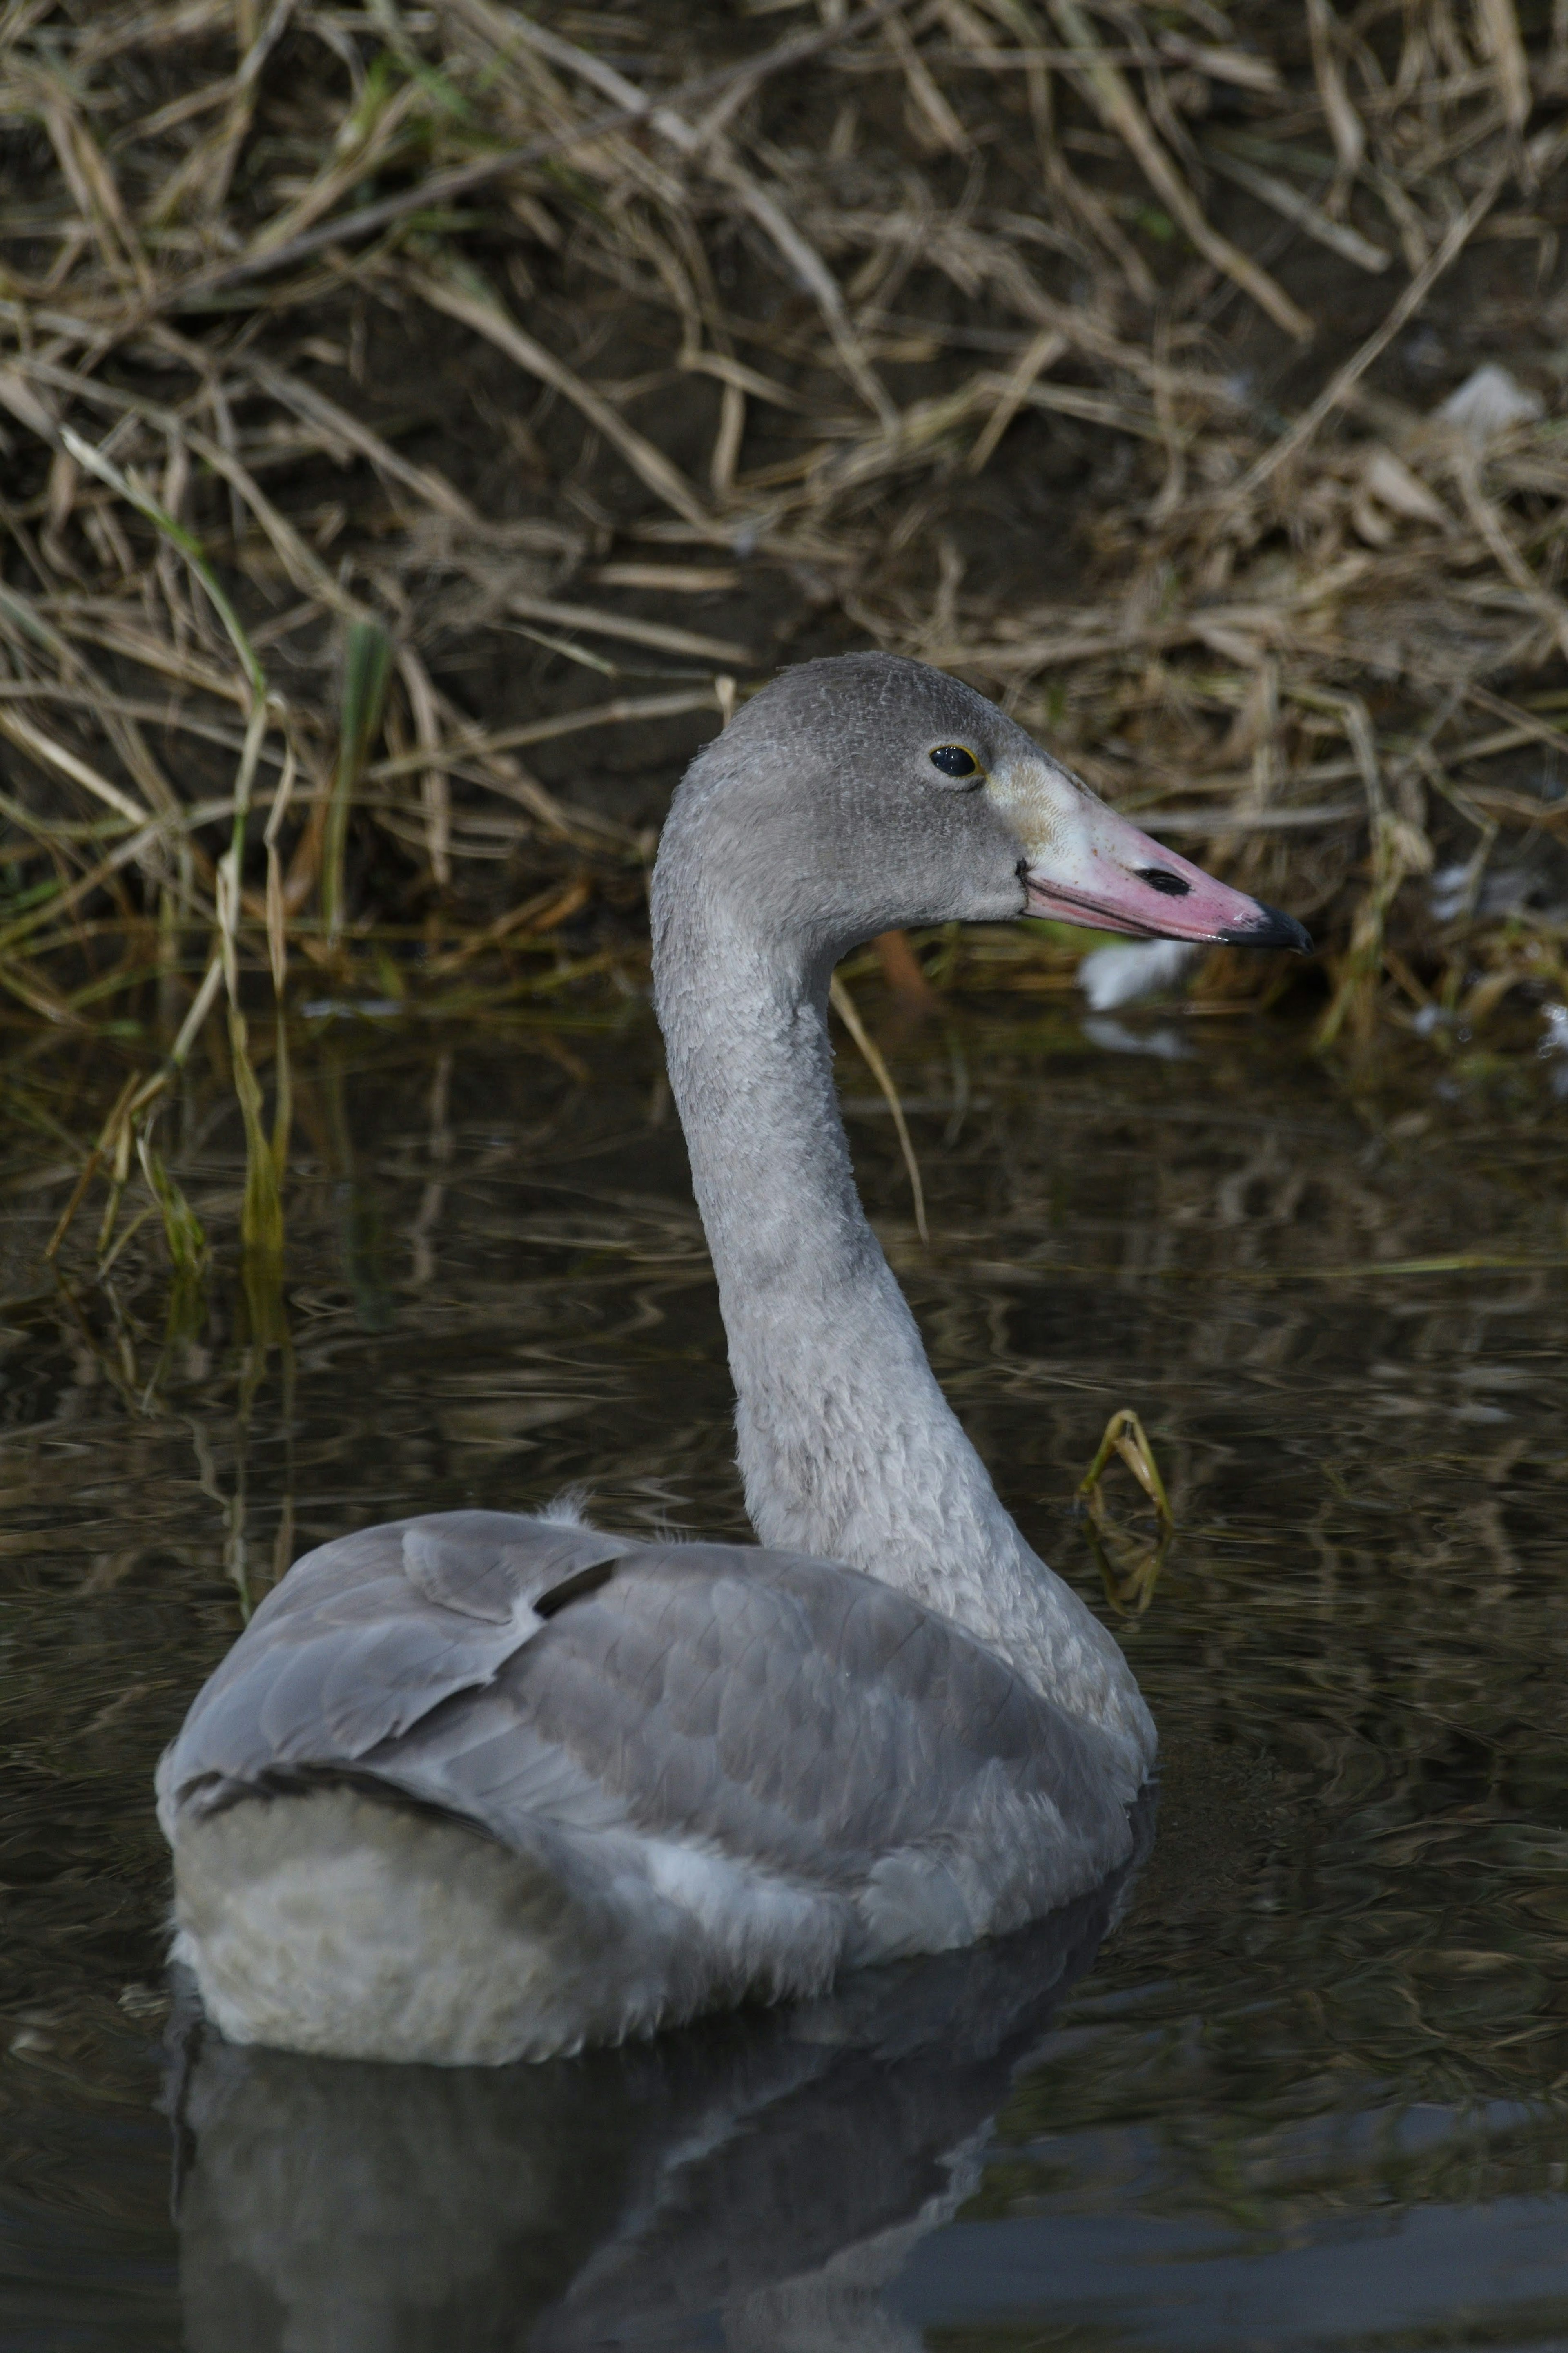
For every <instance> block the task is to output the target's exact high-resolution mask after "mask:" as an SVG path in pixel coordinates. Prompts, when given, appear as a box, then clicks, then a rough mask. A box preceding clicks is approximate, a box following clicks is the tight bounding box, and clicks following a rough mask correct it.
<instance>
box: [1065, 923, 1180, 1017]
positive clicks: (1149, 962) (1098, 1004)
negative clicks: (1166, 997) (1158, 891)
mask: <svg viewBox="0 0 1568 2353" xmlns="http://www.w3.org/2000/svg"><path fill="white" fill-rule="evenodd" d="M1198 953H1199V952H1198V950H1197V949H1196V948H1194V947H1190V946H1189V945H1188V944H1187V943H1186V941H1185V940H1129V941H1128V943H1127V945H1126V946H1125V947H1113V948H1096V949H1095V950H1094V952H1093V954H1092V955H1086V956H1085V958H1084V960H1083V962H1082V963H1081V964H1080V965H1079V968H1078V985H1079V987H1080V988H1081V989H1082V991H1083V993H1084V995H1085V996H1086V997H1088V999H1089V1004H1090V1006H1091V1007H1092V1008H1093V1009H1094V1011H1095V1012H1096V1013H1109V1012H1110V1011H1111V1009H1112V1008H1114V1007H1116V1006H1118V1005H1136V1004H1137V1002H1138V1000H1139V999H1140V997H1159V996H1163V994H1164V992H1165V991H1166V990H1167V989H1172V988H1176V987H1179V986H1180V985H1181V983H1182V982H1183V981H1184V980H1185V978H1186V976H1187V975H1188V973H1189V972H1190V971H1191V970H1192V968H1193V965H1194V964H1195V963H1196V961H1197V958H1198Z"/></svg>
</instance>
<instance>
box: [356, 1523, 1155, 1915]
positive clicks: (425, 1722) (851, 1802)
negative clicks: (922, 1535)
mask: <svg viewBox="0 0 1568 2353" xmlns="http://www.w3.org/2000/svg"><path fill="white" fill-rule="evenodd" d="M361 1764H362V1769H363V1770H364V1771H366V1772H368V1773H370V1774H372V1775H374V1777H376V1778H378V1779H380V1780H382V1781H383V1782H384V1783H385V1784H387V1785H389V1786H390V1787H392V1788H397V1789H400V1790H402V1791H403V1792H404V1793H405V1794H406V1795H408V1796H410V1797H414V1798H416V1799H421V1800H422V1801H424V1802H426V1803H429V1804H434V1805H437V1806H440V1807H441V1808H443V1809H444V1810H447V1811H449V1812H451V1813H454V1814H457V1815H458V1816H461V1817H464V1818H466V1819H468V1820H470V1821H472V1822H474V1823H475V1824H476V1825H479V1826H482V1827H483V1828H485V1829H486V1830H488V1831H489V1832H490V1833H491V1834H492V1835H493V1836H495V1837H497V1838H499V1839H500V1840H501V1841H503V1842H504V1843H506V1844H508V1845H510V1846H512V1847H513V1848H515V1849H516V1850H517V1851H519V1852H531V1853H534V1854H541V1853H542V1850H543V1849H548V1850H550V1851H551V1852H552V1857H553V1860H554V1867H555V1868H556V1869H557V1870H559V1871H562V1872H563V1873H564V1874H565V1875H566V1876H567V1877H568V1878H569V1879H570V1880H572V1881H573V1882H574V1883H582V1882H583V1880H584V1877H585V1876H592V1875H593V1874H592V1871H591V1866H590V1859H589V1855H588V1852H587V1850H586V1847H585V1844H584V1835H583V1834H584V1833H592V1832H594V1831H635V1832H636V1833H637V1834H638V1836H639V1838H640V1841H641V1842H642V1844H643V1847H644V1850H645V1852H648V1851H657V1852H659V1853H662V1854H664V1855H665V1856H667V1857H668V1856H674V1855H677V1854H684V1855H686V1856H691V1855H700V1856H703V1857H706V1858H708V1859H710V1861H712V1862H714V1864H715V1867H716V1868H718V1867H720V1866H732V1865H740V1866H742V1868H743V1869H744V1870H745V1871H746V1872H747V1873H751V1874H753V1875H754V1874H759V1873H760V1874H763V1875H765V1876H766V1877H767V1878H768V1879H770V1880H771V1881H775V1882H782V1883H790V1884H792V1885H795V1886H801V1885H805V1886H810V1887H812V1888H814V1889H816V1890H819V1891H822V1892H824V1893H835V1892H837V1893H840V1894H843V1895H844V1896H845V1897H846V1898H850V1897H853V1898H854V1900H855V1901H856V1902H857V1903H858V1904H863V1902H864V1899H865V1893H866V1890H867V1889H868V1887H879V1888H880V1891H881V1894H880V1898H879V1900H880V1903H881V1906H882V1912H883V1914H884V1915H886V1916H885V1918H884V1922H883V1926H884V1928H885V1930H886V1935H885V1936H881V1938H880V1940H879V1941H880V1943H883V1944H888V1945H889V1949H900V1948H907V1949H915V1948H917V1946H918V1947H924V1948H928V1949H929V1948H930V1947H931V1912H932V1907H933V1905H934V1906H936V1907H937V1908H939V1909H941V1908H942V1907H945V1909H946V1911H947V1913H948V1914H949V1915H951V1929H952V1936H951V1941H952V1942H961V1941H966V1940H967V1939H968V1938H969V1937H970V1936H973V1935H975V1934H977V1933H983V1932H984V1930H987V1929H991V1928H994V1927H999V1926H1011V1925H1016V1924H1017V1923H1018V1922H1021V1921H1022V1920H1024V1919H1027V1918H1029V1917H1031V1916H1033V1915H1035V1914H1036V1913H1037V1912H1038V1911H1039V1910H1041V1909H1043V1908H1045V1907H1046V1905H1047V1904H1054V1903H1056V1902H1060V1901H1066V1900H1068V1898H1069V1897H1071V1896H1072V1895H1075V1894H1079V1893H1080V1892H1081V1891H1082V1890H1083V1889H1084V1888H1086V1887H1088V1886H1090V1885H1092V1884H1094V1883H1095V1882H1096V1881H1097V1880H1098V1879H1099V1878H1100V1877H1101V1876H1102V1875H1103V1874H1104V1873H1105V1872H1106V1871H1107V1870H1109V1869H1110V1868H1112V1867H1114V1866H1115V1865H1116V1864H1117V1863H1119V1862H1121V1861H1123V1860H1124V1859H1125V1856H1126V1854H1127V1852H1129V1851H1130V1846H1131V1831H1130V1830H1129V1827H1128V1820H1127V1815H1126V1811H1125V1810H1124V1809H1123V1808H1122V1807H1121V1805H1120V1804H1119V1803H1117V1802H1116V1800H1115V1799H1114V1798H1113V1797H1112V1796H1110V1795H1109V1794H1108V1789H1109V1786H1110V1776H1109V1775H1107V1773H1106V1772H1105V1770H1104V1763H1103V1758H1102V1756H1101V1754H1100V1747H1099V1745H1098V1740H1097V1736H1096V1735H1095V1734H1094V1733H1093V1732H1092V1731H1090V1730H1088V1729H1086V1728H1085V1727H1084V1726H1082V1725H1079V1724H1077V1723H1075V1722H1074V1721H1073V1720H1072V1719H1071V1718H1069V1717H1068V1716H1067V1715H1064V1714H1063V1713H1062V1712H1061V1711H1060V1710H1059V1709H1058V1708H1057V1707H1055V1706H1053V1705H1052V1704H1051V1703H1050V1702H1049V1701H1047V1700H1046V1699H1044V1698H1042V1697H1041V1696H1040V1695H1039V1694H1037V1693H1036V1692H1035V1691H1033V1690H1032V1689H1031V1688H1030V1687H1029V1686H1028V1685H1026V1683H1023V1682H1022V1681H1021V1680H1020V1678H1019V1677H1017V1676H1016V1675H1015V1674H1014V1673H1013V1672H1012V1671H1011V1670H1010V1669H1009V1668H1008V1667H1007V1666H1006V1665H1005V1663H1004V1662H1002V1661H1001V1660H1000V1659H998V1658H997V1657H996V1656H995V1655H994V1653H993V1652H992V1651H988V1650H986V1649H985V1648H984V1645H982V1644H981V1643H979V1642H977V1641H974V1640H973V1639H972V1638H971V1637H970V1636H969V1635H968V1634H967V1633H965V1632H964V1631H963V1629H962V1628H960V1627H958V1626H956V1625H954V1624H953V1623H952V1621H951V1620H947V1619H945V1618H942V1617H939V1616H937V1615H936V1614H935V1613H934V1612H932V1611H930V1610H928V1609H923V1608H922V1607H921V1605H920V1604H919V1603H918V1602H915V1601H912V1600H910V1599H909V1598H908V1597H907V1596H905V1595H902V1594H900V1593H898V1592H896V1591H895V1590H894V1589H893V1588H890V1587H889V1586H887V1585H884V1584H882V1583H881V1582H880V1581H879V1579H877V1578H874V1577H867V1576H862V1575H860V1574H859V1573H858V1572H857V1571H855V1570H852V1569H847V1568H844V1567H838V1566H836V1565H834V1564H832V1563H829V1562H824V1561H818V1560H812V1559H808V1558H805V1557H803V1556H795V1555H791V1554H785V1553H779V1552H773V1551H766V1550H758V1549H756V1548H753V1547H751V1546H731V1545H679V1546H642V1547H639V1548H638V1549H637V1551H636V1552H634V1553H631V1554H629V1555H628V1556H625V1557H623V1558H622V1559H620V1560H618V1561H617V1562H616V1566H615V1568H614V1569H613V1571H612V1573H611V1574H610V1576H609V1577H608V1579H607V1580H606V1581H605V1582H604V1583H602V1584H600V1585H598V1586H597V1588H595V1590H593V1591H592V1592H589V1593H585V1594H584V1595H583V1596H582V1598H581V1599H576V1600H574V1601H573V1602H572V1604H571V1606H570V1607H567V1608H564V1609H562V1610H561V1611H560V1612H559V1614H557V1615H555V1616H553V1617H552V1618H551V1620H549V1622H548V1624H547V1625H545V1626H544V1627H543V1628H542V1630H541V1631H540V1632H539V1634H538V1635H537V1636H536V1637H535V1639H534V1640H533V1641H531V1642H529V1643H528V1644H526V1645H525V1646H520V1647H519V1648H518V1649H517V1650H516V1651H513V1652H512V1653H510V1655H509V1657H508V1658H507V1660H506V1662H504V1664H503V1665H502V1666H501V1667H500V1671H499V1672H498V1673H497V1674H496V1676H495V1677H494V1679H493V1680H492V1681H490V1682H489V1683H487V1685H486V1686H485V1687H484V1688H483V1689H475V1690H468V1691H466V1692H464V1693H462V1694H459V1695H457V1696H454V1697H453V1698H452V1699H450V1700H448V1701H447V1703H445V1704H442V1705H439V1706H437V1707H435V1708H433V1709H432V1710H430V1711H429V1712H428V1713H427V1714H426V1715H425V1716H423V1717H422V1719H421V1720H420V1722H419V1723H418V1724H417V1725H414V1726H412V1727H411V1728H410V1730H409V1731H408V1732H407V1733H406V1734H405V1735H402V1736H395V1737H392V1738H390V1739H388V1740H387V1741H386V1742H384V1744H382V1745H381V1746H379V1747H377V1748H374V1749H373V1750H370V1751H368V1752H366V1753H364V1754H363V1757H362V1759H361ZM1042 1872H1043V1873H1045V1874H1046V1876H1045V1877H1044V1878H1042V1877H1041V1873H1042ZM1004 1887H1005V1888H1006V1889H1008V1890H1010V1891H1011V1893H1010V1894H1007V1895H1006V1896H1005V1898H1004V1897H1003V1896H1002V1894H1001V1891H1002V1890H1003V1889H1004ZM999 1902H1000V1905H1001V1909H1000V1912H998V1910H997V1905H998V1903H999ZM903 1912H908V1913H910V1915H911V1923H915V1922H917V1921H918V1924H919V1925H918V1933H917V1927H916V1926H914V1925H911V1927H910V1935H911V1936H913V1937H914V1938H915V1942H914V1943H911V1944H908V1945H907V1946H901V1945H900V1932H899V1931H898V1930H897V1926H896V1922H895V1920H894V1915H900V1914H901V1913H903ZM889 1940H890V1942H889ZM937 1941H949V1939H947V1938H939V1939H937Z"/></svg>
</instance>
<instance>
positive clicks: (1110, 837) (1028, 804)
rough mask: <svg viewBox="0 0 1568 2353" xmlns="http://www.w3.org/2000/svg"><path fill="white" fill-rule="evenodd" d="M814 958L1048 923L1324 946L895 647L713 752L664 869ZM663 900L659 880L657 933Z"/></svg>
mask: <svg viewBox="0 0 1568 2353" xmlns="http://www.w3.org/2000/svg"><path fill="white" fill-rule="evenodd" d="M683 850H684V851H686V852H691V851H696V852H697V853H698V855H699V856H700V860H701V864H702V867H703V870H704V873H703V881H704V896H705V897H708V898H710V902H711V895H712V894H715V893H717V894H718V895H719V896H721V898H722V899H724V900H725V901H727V902H728V903H729V904H730V906H731V908H732V909H733V910H734V911H735V912H736V913H740V912H741V910H742V908H744V909H746V910H748V911H749V913H750V914H751V917H752V919H753V920H760V921H762V922H764V923H766V924H767V925H768V927H769V928H770V929H771V930H773V931H774V932H775V933H780V934H785V935H793V936H794V937H795V939H796V940H797V941H798V943H799V944H800V945H801V946H802V947H803V948H804V949H805V952H806V953H807V955H810V956H812V957H813V958H814V959H824V958H826V959H827V960H829V961H831V960H835V959H837V957H838V956H840V955H844V954H846V953H847V950H848V949H850V948H851V947H854V946H856V945H858V944H859V943H860V942H861V941H862V940H865V939H867V938H868V937H870V936H871V934H873V933H876V932H881V931H890V930H892V929H894V928H895V927H898V926H906V925H914V924H921V923H945V922H952V921H954V920H957V921H961V922H990V923H994V922H998V921H1005V920H1007V919H1009V918H1012V917H1015V916H1018V915H1048V916H1052V917H1054V918H1056V920H1057V921H1058V922H1061V923H1081V924H1084V925H1086V926H1088V927H1090V928H1092V929H1093V930H1096V931H1104V932H1121V933H1124V934H1127V935H1128V936H1129V937H1130V938H1132V939H1141V940H1152V939H1166V940H1189V941H1195V942H1204V943H1216V944H1218V943H1224V944H1235V945H1239V946H1247V947H1260V948H1277V947H1282V948H1295V949H1307V948H1310V945H1311V941H1310V938H1309V937H1308V934H1306V932H1305V931H1303V929H1302V927H1301V925H1300V923H1297V922H1296V921H1295V920H1294V918H1293V917H1292V916H1289V915H1285V914H1281V913H1279V910H1278V909H1276V908H1273V907H1268V906H1265V905H1264V904H1263V902H1261V901H1260V900H1258V899H1252V898H1249V897H1247V894H1246V893H1245V892H1240V891H1233V890H1231V889H1229V888H1228V886H1227V885H1226V884H1225V883H1223V882H1220V881H1216V880H1215V877H1214V876H1213V875H1211V874H1205V872H1204V871H1203V869H1202V868H1201V867H1198V866H1194V865H1192V864H1190V863H1189V861H1188V860H1186V859H1184V858H1179V857H1177V856H1176V854H1175V852H1174V851H1173V850H1171V849H1167V848H1166V847H1165V846H1164V844H1163V843H1162V842H1158V841H1155V840H1153V839H1152V838H1151V837H1150V836H1149V835H1148V834H1146V833H1142V832H1140V830H1139V829H1138V828H1137V827H1136V826H1134V825H1131V824H1129V823H1128V821H1127V819H1126V818H1123V817H1119V816H1118V815H1117V813H1116V811H1115V810H1114V809H1112V808H1110V807H1108V806H1107V804H1106V803H1105V802H1104V801H1102V800H1101V799H1100V797H1099V796H1098V795H1097V794H1095V793H1093V792H1091V791H1090V790H1089V786H1087V785H1086V784H1084V783H1083V782H1082V780H1081V779H1080V778H1079V777H1078V776H1074V775H1073V774H1072V772H1071V770H1070V769H1068V768H1065V767H1063V766H1062V765H1061V763H1060V762H1059V761H1058V760H1055V759H1053V758H1052V757H1051V755H1050V754H1049V753H1048V752H1046V751H1043V750H1042V749H1041V747H1040V746H1039V744H1037V743H1036V742H1035V740H1034V738H1033V737H1032V736H1031V735H1029V734H1028V733H1026V731H1025V729H1023V728H1022V727H1020V726H1019V725H1018V724H1017V723H1016V721H1014V720H1012V719H1009V718H1008V717H1007V716H1006V714H1005V712H1002V711H999V710H998V709H997V708H996V705H995V704H994V703H993V702H987V701H986V699H985V697H984V695H983V694H978V693H976V691H974V689H973V687H969V686H965V685H964V684H963V682H962V681H960V680H957V679H953V678H949V677H947V676H946V675H945V674H944V673H943V672H942V671H941V670H931V669H929V668H928V667H927V666H926V665H925V664H924V663H923V662H916V661H909V660H906V659H902V658H901V657H900V656H897V655H893V654H882V653H855V654H840V655H837V656H834V657H831V658H829V659H826V660H821V661H811V662H803V663H801V664H800V665H799V666H798V667H797V668H795V669H791V670H783V671H781V672H780V673H779V675H778V676H777V677H776V678H774V679H773V680H772V681H770V682H769V684H768V685H766V686H765V687H763V689H762V691H760V692H759V693H758V694H756V695H754V696H753V697H752V699H751V701H750V702H747V703H746V704H745V705H744V706H743V707H742V710H741V711H740V712H738V713H737V714H736V716H735V718H734V720H733V721H732V722H731V724H730V726H729V727H727V728H726V729H725V731H724V733H722V734H721V735H720V736H718V737H716V738H715V739H714V741H713V742H712V743H710V744H708V745H707V746H706V748H705V749H704V750H703V751H702V752H700V754H698V756H697V758H696V760H695V761H694V762H693V763H692V765H691V768H690V769H689V772H688V775H687V777H686V780H685V782H684V783H683V784H682V786H681V787H680V790H679V794H678V795H677V797H676V801H675V805H674V807H673V808H672V810H671V814H670V822H669V825H668V827H667V828H666V835H665V844H664V847H663V849H661V851H660V864H661V866H663V865H664V864H665V861H666V860H667V858H668V860H670V863H671V865H672V866H673V865H674V864H676V863H679V862H680V861H681V857H682V852H683ZM661 895H662V894H661V892H660V891H659V889H658V885H657V883H656V890H655V918H656V930H657V929H658V918H659V913H660V906H659V902H660V898H661Z"/></svg>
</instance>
